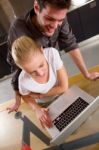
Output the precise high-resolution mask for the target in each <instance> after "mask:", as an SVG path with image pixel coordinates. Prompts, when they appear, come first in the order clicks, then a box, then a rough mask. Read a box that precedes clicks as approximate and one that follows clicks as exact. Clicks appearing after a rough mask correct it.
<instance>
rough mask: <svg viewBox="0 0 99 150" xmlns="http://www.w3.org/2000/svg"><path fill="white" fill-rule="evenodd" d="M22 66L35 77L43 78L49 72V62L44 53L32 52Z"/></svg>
mask: <svg viewBox="0 0 99 150" xmlns="http://www.w3.org/2000/svg"><path fill="white" fill-rule="evenodd" d="M21 68H22V69H23V70H25V71H26V72H27V73H28V74H30V75H31V76H32V77H33V78H34V79H37V78H43V77H45V76H46V75H47V73H48V64H47V61H46V59H45V57H44V55H43V53H36V54H31V55H29V57H27V60H26V61H25V62H24V63H23V64H22V65H21Z"/></svg>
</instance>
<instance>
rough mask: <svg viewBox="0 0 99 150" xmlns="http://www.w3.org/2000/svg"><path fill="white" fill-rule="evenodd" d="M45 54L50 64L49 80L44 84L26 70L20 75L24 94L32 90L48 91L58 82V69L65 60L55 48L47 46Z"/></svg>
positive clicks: (20, 86) (38, 91)
mask: <svg viewBox="0 0 99 150" xmlns="http://www.w3.org/2000/svg"><path fill="white" fill-rule="evenodd" d="M44 56H45V58H46V60H47V62H48V65H49V80H48V81H47V82H46V83H44V84H42V83H39V82H37V81H35V80H34V79H33V78H32V77H31V75H29V74H28V73H27V72H25V71H24V70H22V71H21V73H20V75H19V92H20V94H22V95H27V94H29V93H30V92H35V93H42V94H44V93H47V92H48V91H49V90H50V89H51V88H52V87H54V86H55V85H56V83H57V70H59V69H61V67H62V66H63V62H62V60H61V57H60V55H59V52H58V51H57V50H56V49H55V48H52V47H51V48H45V49H44Z"/></svg>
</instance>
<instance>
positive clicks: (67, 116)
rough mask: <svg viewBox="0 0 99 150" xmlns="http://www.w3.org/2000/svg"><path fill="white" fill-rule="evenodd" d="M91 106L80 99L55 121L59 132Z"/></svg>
mask: <svg viewBox="0 0 99 150" xmlns="http://www.w3.org/2000/svg"><path fill="white" fill-rule="evenodd" d="M88 105H89V104H88V103H87V102H86V101H84V100H83V99H82V98H81V97H79V98H78V99H77V100H76V101H75V102H73V103H72V105H70V106H69V107H68V108H67V109H66V110H65V111H63V112H62V113H61V114H60V115H59V116H58V117H57V118H56V119H55V120H53V123H54V125H55V126H56V128H57V129H58V130H59V131H62V130H63V129H64V128H65V127H66V126H67V125H68V124H69V123H70V122H71V121H72V120H73V119H75V117H77V116H78V115H79V114H80V113H81V112H82V111H83V110H84V109H85V108H86V107H87V106H88Z"/></svg>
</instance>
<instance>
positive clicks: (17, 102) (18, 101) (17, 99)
mask: <svg viewBox="0 0 99 150" xmlns="http://www.w3.org/2000/svg"><path fill="white" fill-rule="evenodd" d="M20 104H21V95H20V94H19V92H15V104H13V105H12V106H10V107H8V108H7V110H8V113H11V112H13V111H18V108H19V106H20Z"/></svg>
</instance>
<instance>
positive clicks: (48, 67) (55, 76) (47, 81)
mask: <svg viewBox="0 0 99 150" xmlns="http://www.w3.org/2000/svg"><path fill="white" fill-rule="evenodd" d="M12 57H13V59H14V61H15V63H16V65H17V66H18V67H19V68H21V69H22V71H21V73H20V75H19V80H18V81H19V92H20V94H21V95H26V96H27V95H30V98H28V99H27V100H26V102H27V103H28V104H29V105H30V106H31V107H32V109H33V110H34V111H35V113H36V116H37V118H38V120H39V121H40V123H41V125H42V126H47V127H51V126H52V122H51V119H50V116H49V114H48V110H47V109H46V108H44V107H41V106H40V103H47V102H48V101H51V100H52V99H53V97H54V96H57V95H60V94H62V93H63V92H65V91H66V90H67V89H68V76H67V73H66V71H65V69H64V66H63V62H62V60H61V58H60V55H59V53H58V51H57V50H56V49H54V48H52V47H51V48H45V49H43V48H42V47H41V46H40V45H39V44H38V43H36V41H33V40H32V39H31V38H29V37H27V36H22V37H20V38H18V39H17V40H15V41H14V43H13V45H12ZM32 93H33V95H32ZM34 93H35V95H34ZM32 96H33V97H32ZM19 104H20V103H17V102H16V103H15V105H14V109H15V108H16V107H19Z"/></svg>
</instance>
